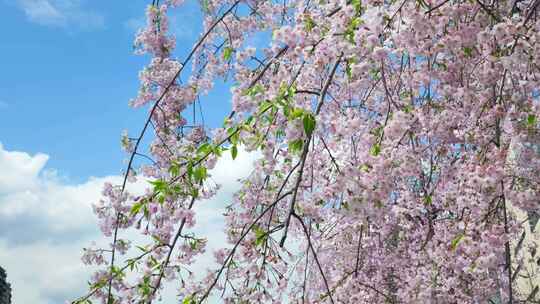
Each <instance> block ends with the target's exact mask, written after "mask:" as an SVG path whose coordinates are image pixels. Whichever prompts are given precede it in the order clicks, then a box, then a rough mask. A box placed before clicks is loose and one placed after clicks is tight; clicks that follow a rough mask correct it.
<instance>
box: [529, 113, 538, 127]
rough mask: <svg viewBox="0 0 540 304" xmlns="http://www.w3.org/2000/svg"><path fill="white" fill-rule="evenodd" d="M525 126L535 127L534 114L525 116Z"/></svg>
mask: <svg viewBox="0 0 540 304" xmlns="http://www.w3.org/2000/svg"><path fill="white" fill-rule="evenodd" d="M527 125H529V126H530V127H534V126H536V116H535V115H534V114H529V115H528V116H527Z"/></svg>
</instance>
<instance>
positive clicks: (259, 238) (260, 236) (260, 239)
mask: <svg viewBox="0 0 540 304" xmlns="http://www.w3.org/2000/svg"><path fill="white" fill-rule="evenodd" d="M253 232H255V245H256V246H259V245H262V244H263V243H264V242H265V241H266V238H267V237H268V234H267V233H266V232H265V231H264V230H263V229H261V227H259V226H255V227H253Z"/></svg>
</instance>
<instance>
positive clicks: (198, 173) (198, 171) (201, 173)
mask: <svg viewBox="0 0 540 304" xmlns="http://www.w3.org/2000/svg"><path fill="white" fill-rule="evenodd" d="M206 176H207V171H206V167H204V166H198V167H197V168H195V170H194V171H193V177H194V178H195V181H196V182H198V183H200V182H202V181H204V180H205V179H206Z"/></svg>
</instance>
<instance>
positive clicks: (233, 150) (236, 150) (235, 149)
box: [231, 145, 238, 160]
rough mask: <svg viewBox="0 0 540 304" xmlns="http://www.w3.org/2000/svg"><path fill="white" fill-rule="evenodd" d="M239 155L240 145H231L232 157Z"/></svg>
mask: <svg viewBox="0 0 540 304" xmlns="http://www.w3.org/2000/svg"><path fill="white" fill-rule="evenodd" d="M237 155H238V147H236V145H234V146H232V147H231V157H232V159H233V160H234V159H236V156H237Z"/></svg>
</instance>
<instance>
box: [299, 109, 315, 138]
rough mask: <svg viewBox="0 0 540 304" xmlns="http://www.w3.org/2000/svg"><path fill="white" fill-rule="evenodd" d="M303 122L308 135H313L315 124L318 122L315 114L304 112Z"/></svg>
mask: <svg viewBox="0 0 540 304" xmlns="http://www.w3.org/2000/svg"><path fill="white" fill-rule="evenodd" d="M302 122H303V123H304V131H305V132H306V135H307V136H308V137H311V134H312V133H313V130H315V125H316V124H317V122H316V120H315V116H313V114H311V113H306V114H304V118H303V119H302Z"/></svg>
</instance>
